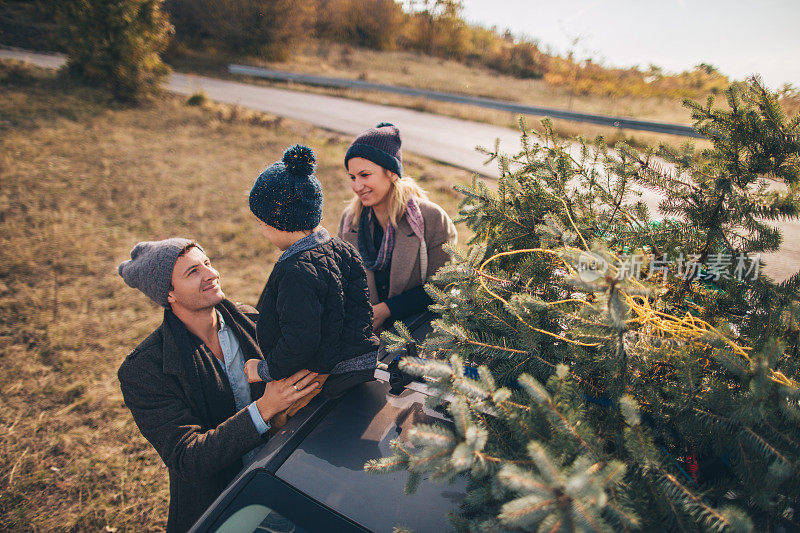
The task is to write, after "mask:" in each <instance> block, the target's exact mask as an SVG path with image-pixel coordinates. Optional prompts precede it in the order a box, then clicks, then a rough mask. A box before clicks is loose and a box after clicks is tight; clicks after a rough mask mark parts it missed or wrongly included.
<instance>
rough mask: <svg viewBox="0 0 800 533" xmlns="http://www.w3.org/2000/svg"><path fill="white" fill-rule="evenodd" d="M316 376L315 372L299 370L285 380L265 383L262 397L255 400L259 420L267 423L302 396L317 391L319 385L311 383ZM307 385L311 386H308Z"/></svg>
mask: <svg viewBox="0 0 800 533" xmlns="http://www.w3.org/2000/svg"><path fill="white" fill-rule="evenodd" d="M317 375H318V374H317V373H316V372H309V371H308V370H300V371H299V372H295V373H294V374H292V375H291V376H289V377H288V378H286V379H278V380H275V381H269V382H267V384H266V388H265V389H264V395H263V396H262V397H261V398H259V399H258V400H256V406H258V412H259V413H260V414H261V418H263V419H264V421H265V422H267V421H269V419H270V418H272V417H273V416H275V415H276V414H278V413H280V412H281V411H284V410H286V409H288V408H289V406H290V405H292V404H293V403H294V402H296V401H297V400H299V399H300V398H302V397H303V396H306V395H307V394H310V393H312V392H314V391H315V390H317V388H319V383H317V382H314V383H311V382H312V381H313V380H314V378H316V377H317ZM309 383H311V384H310V385H309Z"/></svg>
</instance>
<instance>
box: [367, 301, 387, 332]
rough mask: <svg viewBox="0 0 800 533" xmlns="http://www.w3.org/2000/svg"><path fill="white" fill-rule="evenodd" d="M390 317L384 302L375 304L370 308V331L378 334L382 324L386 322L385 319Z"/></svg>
mask: <svg viewBox="0 0 800 533" xmlns="http://www.w3.org/2000/svg"><path fill="white" fill-rule="evenodd" d="M390 316H392V312H391V311H389V306H388V305H386V303H384V302H380V303H377V304H375V305H373V306H372V331H373V332H378V331H379V330H380V329H381V327H383V323H384V322H386V319H387V318H389V317H390Z"/></svg>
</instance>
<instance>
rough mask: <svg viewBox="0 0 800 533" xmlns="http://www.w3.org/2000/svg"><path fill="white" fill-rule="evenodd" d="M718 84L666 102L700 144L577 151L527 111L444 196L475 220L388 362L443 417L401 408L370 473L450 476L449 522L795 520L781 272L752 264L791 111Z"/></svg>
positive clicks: (797, 140) (799, 152)
mask: <svg viewBox="0 0 800 533" xmlns="http://www.w3.org/2000/svg"><path fill="white" fill-rule="evenodd" d="M726 97H727V106H724V107H723V108H714V105H713V104H714V102H713V100H709V101H708V102H707V104H706V105H699V104H694V103H688V102H687V105H689V107H690V108H691V110H692V113H693V118H694V122H695V127H696V128H697V130H698V131H700V132H701V133H703V134H705V135H706V136H708V138H709V140H710V141H711V144H712V148H710V149H704V150H701V151H695V150H694V149H693V147H692V146H691V145H690V144H687V145H686V146H684V147H683V148H681V149H679V150H674V149H669V148H667V147H661V148H660V149H658V150H653V149H649V150H645V151H644V152H638V151H636V150H634V149H632V148H631V147H629V146H625V145H624V144H620V145H618V146H616V147H615V149H614V150H613V151H612V150H609V149H608V148H607V147H606V146H605V145H604V143H603V141H602V139H598V140H597V146H596V147H591V148H590V147H589V146H588V145H587V144H586V142H585V141H584V140H582V139H579V140H578V141H577V142H574V143H573V142H570V143H567V142H565V141H564V140H562V139H560V138H558V137H557V136H556V135H554V134H553V132H552V129H551V126H550V123H549V122H548V121H546V120H545V121H543V126H544V128H543V131H542V132H541V133H536V132H534V133H529V132H527V131H525V129H524V126H523V137H522V141H523V150H522V151H521V152H520V153H518V154H515V155H513V156H503V155H501V154H500V153H499V152H498V150H497V148H496V149H495V150H494V151H493V152H491V153H490V156H491V158H494V159H497V160H498V161H499V163H500V167H501V169H502V178H501V179H500V181H499V182H498V186H497V191H496V192H495V191H491V190H490V189H489V188H487V187H486V186H485V185H484V184H483V183H476V184H475V186H474V187H473V188H472V189H465V190H463V191H462V192H463V193H464V194H465V196H466V197H465V200H464V202H463V204H462V207H461V216H462V218H463V219H464V220H465V221H466V222H467V224H468V225H469V226H470V227H471V228H472V229H473V230H474V232H475V237H474V239H473V241H472V243H471V244H473V246H472V248H471V249H470V252H469V254H468V255H467V256H466V257H462V256H459V255H458V254H457V255H456V261H455V262H454V263H453V264H452V265H450V266H449V267H447V268H446V269H443V271H441V272H440V274H439V275H438V276H437V277H436V278H435V283H436V286H429V291H430V293H431V294H432V295H433V296H434V298H435V300H436V302H437V303H436V310H437V311H438V312H439V313H441V314H442V318H441V319H439V320H438V321H437V322H436V323H435V329H434V331H433V333H432V334H431V335H430V336H429V337H428V338H427V339H426V341H425V342H424V344H423V345H421V346H420V347H418V348H419V351H420V352H421V353H422V355H424V356H425V357H426V358H411V357H407V358H405V359H403V361H402V362H401V368H403V369H405V370H406V371H407V372H409V373H411V374H414V375H418V376H422V375H424V376H427V377H428V379H429V380H430V383H431V385H432V386H433V387H434V388H435V389H436V390H438V391H439V393H440V397H439V399H438V400H437V401H441V400H442V399H444V397H445V395H447V396H446V397H447V399H448V401H447V402H446V404H445V405H446V409H447V410H448V411H449V413H450V415H451V416H452V418H453V421H454V425H455V428H454V430H452V431H451V430H450V429H447V428H444V427H437V426H421V425H418V426H416V427H415V428H414V429H413V430H412V431H411V432H410V435H409V441H408V442H407V443H399V442H397V443H395V449H396V453H395V455H394V456H393V457H390V458H387V459H383V460H379V461H374V462H371V463H369V464H368V465H367V468H368V469H369V470H372V471H375V472H383V471H388V470H393V469H397V468H405V469H408V470H409V471H410V477H409V485H408V489H409V490H413V489H414V487H415V485H416V483H417V482H418V481H419V480H420V479H421V477H422V476H423V475H433V476H435V477H443V478H452V477H454V476H457V475H467V476H468V477H469V480H470V483H469V488H468V493H467V496H466V500H465V502H464V505H463V508H462V512H461V514H460V515H459V516H458V517H456V518H455V520H456V524H457V525H458V526H460V528H461V529H464V530H472V531H520V530H523V531H611V530H613V531H631V530H645V531H664V530H669V531H706V530H711V531H720V530H734V531H751V530H755V531H794V530H798V529H800V517H799V516H798V512H800V405H799V404H798V399H800V388H799V387H800V386H799V385H798V380H800V357H799V355H800V354H799V353H798V344H799V343H800V336H799V334H798V333H799V332H800V327H799V326H798V324H800V294H799V293H798V288H800V273H798V274H796V275H794V276H792V277H791V278H790V279H788V280H787V281H785V282H783V283H775V282H773V281H772V280H770V279H769V278H767V277H766V276H764V274H763V273H762V272H759V271H758V269H757V265H758V263H755V262H754V259H755V254H758V253H761V252H766V251H771V250H777V249H778V247H779V245H780V240H781V237H780V232H779V231H778V230H776V229H775V228H774V227H773V225H771V223H775V222H777V221H779V220H783V219H787V218H797V217H798V212H799V211H798V191H797V188H798V178H799V177H800V137H799V136H798V128H799V127H800V117H795V118H793V119H792V120H789V121H787V119H786V117H785V116H784V114H783V111H782V109H781V107H780V106H779V105H778V103H777V100H776V97H775V95H772V94H770V93H768V92H767V91H766V90H765V89H764V88H763V86H762V85H761V84H760V83H759V82H758V81H756V80H753V81H752V82H751V83H749V84H748V85H747V86H733V87H731V88H730V89H728V91H727V92H726ZM775 183H777V186H776V187H770V184H775ZM634 186H635V187H636V188H634ZM642 187H644V188H651V189H654V190H656V191H657V192H658V193H659V194H660V195H661V197H662V201H661V206H660V207H661V210H662V211H663V212H664V214H665V215H666V216H667V218H666V219H664V220H662V221H654V220H652V218H651V216H650V213H649V212H648V208H647V206H646V205H645V204H644V203H643V202H641V200H640V199H639V197H638V193H637V188H642ZM437 287H438V288H437ZM387 339H388V340H389V341H390V342H391V343H392V346H391V349H392V350H395V351H397V352H398V353H399V352H401V351H402V350H403V349H404V347H406V346H407V344H408V343H410V342H412V341H411V338H410V336H408V335H407V333H406V332H405V331H403V332H402V333H401V335H400V336H394V335H387Z"/></svg>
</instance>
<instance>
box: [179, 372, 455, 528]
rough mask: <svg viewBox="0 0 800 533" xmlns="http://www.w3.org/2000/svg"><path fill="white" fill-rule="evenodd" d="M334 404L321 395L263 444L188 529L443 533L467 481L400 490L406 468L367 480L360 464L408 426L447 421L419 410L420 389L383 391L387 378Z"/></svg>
mask: <svg viewBox="0 0 800 533" xmlns="http://www.w3.org/2000/svg"><path fill="white" fill-rule="evenodd" d="M375 377H376V380H375V381H370V382H367V383H363V384H360V385H358V386H356V387H354V388H353V389H351V390H349V391H348V392H347V393H346V394H345V395H344V396H342V397H341V398H338V399H335V400H331V399H323V398H322V397H321V396H322V395H319V396H317V397H316V398H314V399H313V400H312V401H311V403H309V404H308V406H306V407H305V408H303V409H302V410H301V411H300V412H299V413H298V414H297V415H296V416H295V417H293V418H291V419H290V421H289V423H288V424H287V425H286V426H284V427H283V428H282V429H281V431H280V432H279V433H278V434H277V435H275V436H273V437H271V438H270V440H269V441H268V442H267V445H266V447H265V449H264V450H262V451H261V452H260V454H259V455H258V457H257V458H256V460H255V461H254V462H253V463H252V464H251V465H250V466H248V467H247V468H246V469H244V470H243V471H242V473H241V474H240V475H239V476H238V477H237V478H236V479H235V480H234V481H233V482H232V483H231V484H230V486H229V487H228V488H227V489H226V490H225V492H223V493H222V495H220V497H219V498H217V500H216V501H215V502H214V503H213V504H212V505H211V507H210V508H209V509H208V510H207V511H206V512H205V514H203V516H202V517H200V519H199V520H198V522H197V523H196V524H195V525H194V527H193V529H192V531H193V532H210V531H216V532H220V533H223V532H252V531H271V532H287V533H288V532H297V533H302V532H304V531H309V532H316V531H324V532H338V531H342V532H345V531H347V532H349V531H376V532H390V531H392V530H393V529H394V528H395V527H396V526H404V527H407V528H409V529H412V530H414V531H417V532H427V531H435V532H440V531H450V530H452V525H451V524H450V521H449V518H448V514H449V513H451V512H454V511H456V510H457V508H458V506H459V504H460V503H461V501H462V499H463V497H464V493H465V489H466V480H465V479H459V480H458V481H456V482H455V483H453V484H448V483H446V482H440V481H434V480H425V481H423V482H422V483H421V484H420V485H419V488H418V489H417V491H416V493H415V494H413V495H406V494H404V486H405V481H406V479H407V477H408V473H407V472H405V471H400V472H392V473H389V474H368V473H367V472H365V471H364V463H366V462H367V461H368V460H370V459H375V458H379V457H385V456H389V455H391V450H390V445H389V443H390V441H392V440H393V439H397V438H399V439H401V440H403V439H404V438H405V435H407V433H408V430H409V429H410V428H411V427H412V425H414V424H415V423H420V422H423V423H432V422H439V423H444V424H451V422H450V421H449V420H448V419H447V418H446V417H445V416H443V415H442V414H441V413H439V412H438V411H435V410H432V409H430V408H428V407H426V406H425V399H426V397H427V395H428V394H429V393H428V390H427V388H426V387H425V385H423V384H420V383H416V382H414V383H411V384H408V386H407V387H405V388H400V389H398V387H397V386H396V384H395V387H394V390H395V391H397V394H395V393H393V392H392V387H390V385H389V377H390V375H389V373H388V372H386V371H385V370H380V369H379V370H376V372H375Z"/></svg>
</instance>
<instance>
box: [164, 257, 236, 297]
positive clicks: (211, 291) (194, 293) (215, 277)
mask: <svg viewBox="0 0 800 533" xmlns="http://www.w3.org/2000/svg"><path fill="white" fill-rule="evenodd" d="M224 298H225V293H223V292H222V287H221V286H220V283H219V272H217V271H216V270H214V268H212V267H211V260H210V259H209V258H208V257H206V254H204V253H203V252H201V251H200V248H197V247H192V248H190V249H189V251H188V252H186V253H185V254H183V255H182V256H180V257H179V258H178V260H177V261H176V262H175V267H174V268H173V269H172V290H170V291H169V295H168V296H167V301H168V302H169V303H170V305H171V306H172V308H173V310H174V309H175V307H176V306H177V307H182V308H184V309H186V310H187V311H200V310H202V309H208V308H210V307H214V306H215V305H217V304H218V303H220V302H221V301H222V300H223V299H224Z"/></svg>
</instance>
